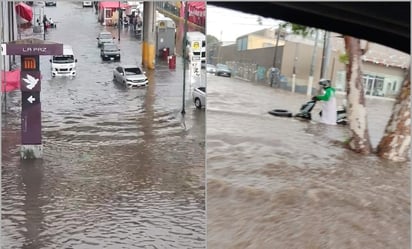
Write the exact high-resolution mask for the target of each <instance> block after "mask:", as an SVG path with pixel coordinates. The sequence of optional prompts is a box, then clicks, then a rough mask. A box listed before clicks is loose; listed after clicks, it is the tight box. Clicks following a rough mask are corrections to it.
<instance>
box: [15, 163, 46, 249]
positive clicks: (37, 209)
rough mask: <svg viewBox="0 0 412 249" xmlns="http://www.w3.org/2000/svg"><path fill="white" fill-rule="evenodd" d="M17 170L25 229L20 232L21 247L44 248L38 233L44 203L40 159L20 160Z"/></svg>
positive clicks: (41, 227) (39, 231) (41, 226)
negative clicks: (23, 239) (19, 175)
mask: <svg viewBox="0 0 412 249" xmlns="http://www.w3.org/2000/svg"><path fill="white" fill-rule="evenodd" d="M19 170H20V172H21V183H20V184H19V186H20V191H22V192H24V193H25V196H24V201H23V202H24V205H23V207H22V211H23V212H24V213H25V215H24V218H25V223H24V227H25V228H26V230H25V231H24V232H23V234H22V235H23V236H24V238H25V242H24V244H23V245H22V248H24V249H35V248H44V244H43V243H42V241H41V240H40V234H41V232H42V231H43V230H44V227H43V223H44V214H43V212H42V207H43V205H44V204H45V201H44V200H43V199H42V196H41V187H42V184H43V177H44V174H43V165H42V160H29V161H24V160H22V161H21V165H20V168H19Z"/></svg>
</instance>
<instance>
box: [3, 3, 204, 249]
mask: <svg viewBox="0 0 412 249" xmlns="http://www.w3.org/2000/svg"><path fill="white" fill-rule="evenodd" d="M45 14H47V16H48V17H52V18H53V20H54V21H55V22H56V23H57V28H56V29H50V30H49V32H48V34H47V36H46V40H50V41H54V42H61V43H64V44H69V45H71V46H72V47H73V50H74V53H75V56H76V57H77V59H78V64H77V76H76V77H75V78H73V79H70V78H51V73H50V62H49V59H50V57H48V56H43V57H42V58H41V70H42V76H43V78H42V91H41V102H42V124H43V133H42V134H43V150H44V153H43V160H37V161H30V160H28V161H20V157H19V149H20V147H19V145H20V110H21V94H20V92H19V91H16V92H13V93H10V94H9V95H8V96H7V114H4V115H3V118H2V121H3V122H2V248H4V249H48V248H50V249H54V248H64V249H92V248H96V249H97V248H98V249H101V248H108V249H112V248H113V249H118V248H188V249H193V248H205V243H206V242H205V232H206V231H205V226H206V221H205V193H204V192H205V186H204V185H205V180H204V178H205V175H204V173H205V172H204V162H205V111H204V110H196V109H195V107H194V105H193V103H192V101H191V99H190V97H191V96H190V89H189V88H188V89H187V92H186V99H187V101H186V115H185V116H182V115H181V114H180V111H181V107H182V89H183V86H182V85H183V83H182V78H183V75H182V67H183V65H182V63H181V61H180V60H178V61H177V64H176V65H177V68H176V70H172V71H170V70H169V69H168V67H167V65H160V66H159V67H157V68H156V70H155V71H148V70H146V72H147V75H148V77H149V86H148V87H147V88H141V89H125V88H123V87H122V86H121V85H118V84H116V83H114V82H113V81H112V78H113V73H112V71H113V69H114V67H115V66H116V65H120V64H137V65H140V64H141V60H142V58H141V57H142V56H141V42H140V41H139V40H137V39H136V37H134V36H133V35H132V33H131V32H129V31H128V30H121V33H120V35H121V36H120V41H118V39H117V38H118V30H117V29H116V28H114V27H104V26H101V25H100V23H98V22H97V16H96V14H95V12H94V9H93V8H82V6H81V2H65V1H62V2H58V3H57V7H46V8H45ZM103 30H108V31H110V32H112V34H113V35H114V36H115V37H116V40H115V41H116V42H117V43H118V44H119V47H120V49H121V56H122V57H121V62H115V63H107V62H106V63H103V62H102V61H101V58H100V50H99V49H98V48H97V40H96V37H97V35H98V33H99V32H100V31H103Z"/></svg>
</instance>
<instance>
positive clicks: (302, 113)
mask: <svg viewBox="0 0 412 249" xmlns="http://www.w3.org/2000/svg"><path fill="white" fill-rule="evenodd" d="M316 102H317V101H316V100H310V101H308V102H306V103H305V104H303V105H302V106H301V107H300V109H299V112H298V113H297V114H295V117H297V118H302V119H307V120H312V114H311V111H312V109H313V107H315V104H316ZM319 116H322V111H320V112H319ZM336 123H337V124H341V125H346V124H347V123H348V120H347V117H346V106H345V104H344V105H342V106H340V107H339V109H338V110H337V118H336Z"/></svg>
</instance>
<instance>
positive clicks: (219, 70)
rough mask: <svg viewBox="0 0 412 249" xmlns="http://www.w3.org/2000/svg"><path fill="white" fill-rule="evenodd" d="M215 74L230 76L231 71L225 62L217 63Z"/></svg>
mask: <svg viewBox="0 0 412 249" xmlns="http://www.w3.org/2000/svg"><path fill="white" fill-rule="evenodd" d="M215 74H216V75H217V76H226V77H232V71H231V70H230V68H229V67H228V66H227V65H225V64H217V65H216V72H215Z"/></svg>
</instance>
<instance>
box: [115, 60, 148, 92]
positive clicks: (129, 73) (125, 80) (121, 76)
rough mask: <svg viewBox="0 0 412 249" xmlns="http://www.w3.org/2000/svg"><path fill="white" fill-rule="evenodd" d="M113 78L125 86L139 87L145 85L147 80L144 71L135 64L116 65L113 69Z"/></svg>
mask: <svg viewBox="0 0 412 249" xmlns="http://www.w3.org/2000/svg"><path fill="white" fill-rule="evenodd" d="M113 80H114V81H115V82H119V83H121V84H123V85H125V86H126V87H130V88H132V87H140V86H147V84H149V80H148V79H147V77H146V75H145V72H143V71H142V69H141V68H140V67H139V66H136V65H123V66H118V67H116V68H115V69H114V70H113Z"/></svg>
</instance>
